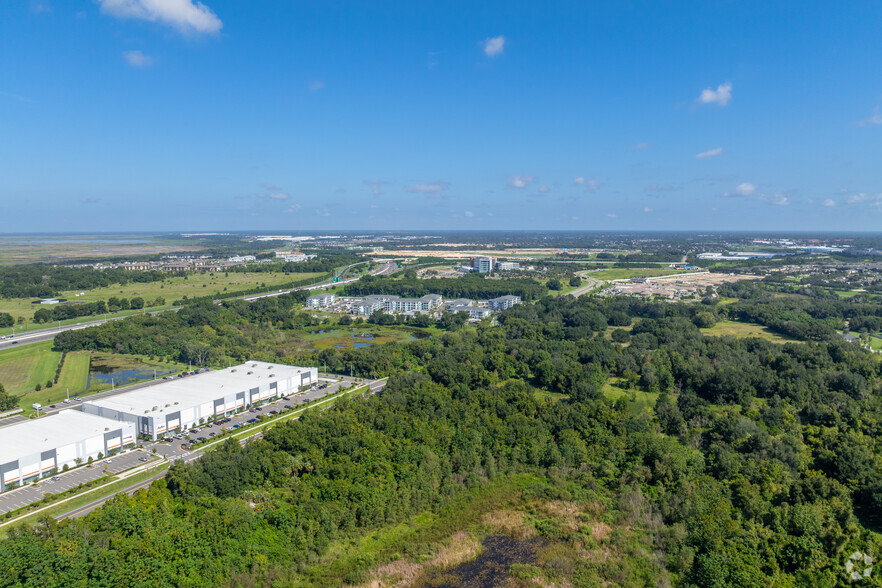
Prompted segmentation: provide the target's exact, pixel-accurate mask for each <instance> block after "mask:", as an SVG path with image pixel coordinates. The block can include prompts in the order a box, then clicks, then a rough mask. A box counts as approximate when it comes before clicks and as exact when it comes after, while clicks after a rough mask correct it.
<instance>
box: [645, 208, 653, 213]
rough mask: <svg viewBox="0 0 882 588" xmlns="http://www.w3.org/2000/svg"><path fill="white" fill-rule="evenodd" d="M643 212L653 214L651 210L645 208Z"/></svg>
mask: <svg viewBox="0 0 882 588" xmlns="http://www.w3.org/2000/svg"><path fill="white" fill-rule="evenodd" d="M643 212H652V209H651V208H644V209H643Z"/></svg>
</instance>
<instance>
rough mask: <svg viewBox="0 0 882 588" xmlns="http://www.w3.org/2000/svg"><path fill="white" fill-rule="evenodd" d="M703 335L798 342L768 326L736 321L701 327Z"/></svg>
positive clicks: (774, 341) (776, 341) (775, 341)
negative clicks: (707, 327)
mask: <svg viewBox="0 0 882 588" xmlns="http://www.w3.org/2000/svg"><path fill="white" fill-rule="evenodd" d="M701 332H702V333H704V334H705V335H710V336H712V337H722V336H724V335H731V336H733V337H759V338H760V339H766V340H768V341H771V342H773V343H788V342H791V341H792V342H797V343H798V342H799V341H798V340H797V339H791V338H789V337H783V336H781V335H779V334H777V333H775V332H774V331H772V330H770V329H769V328H768V327H764V326H762V325H757V324H754V323H741V322H738V321H720V322H718V323H717V324H715V325H714V326H712V327H710V328H709V329H701Z"/></svg>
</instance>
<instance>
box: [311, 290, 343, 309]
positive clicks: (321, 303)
mask: <svg viewBox="0 0 882 588" xmlns="http://www.w3.org/2000/svg"><path fill="white" fill-rule="evenodd" d="M336 300H337V296H336V295H334V294H330V293H328V292H323V293H321V294H315V295H314V296H310V297H309V298H307V299H306V306H308V307H309V308H324V307H326V306H331V305H332V304H334V302H335V301H336Z"/></svg>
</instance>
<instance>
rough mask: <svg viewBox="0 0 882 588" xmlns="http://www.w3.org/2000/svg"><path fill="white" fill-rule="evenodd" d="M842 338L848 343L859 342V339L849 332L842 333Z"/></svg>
mask: <svg viewBox="0 0 882 588" xmlns="http://www.w3.org/2000/svg"><path fill="white" fill-rule="evenodd" d="M842 338H843V339H845V340H846V341H848V342H849V343H859V342H860V339H858V338H857V337H855V336H854V335H852V334H851V333H842Z"/></svg>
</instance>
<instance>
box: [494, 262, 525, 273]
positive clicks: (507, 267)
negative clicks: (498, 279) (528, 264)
mask: <svg viewBox="0 0 882 588" xmlns="http://www.w3.org/2000/svg"><path fill="white" fill-rule="evenodd" d="M496 269H498V270H499V271H503V272H505V271H511V270H519V269H521V264H519V263H517V262H515V261H499V262H497V263H496Z"/></svg>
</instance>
